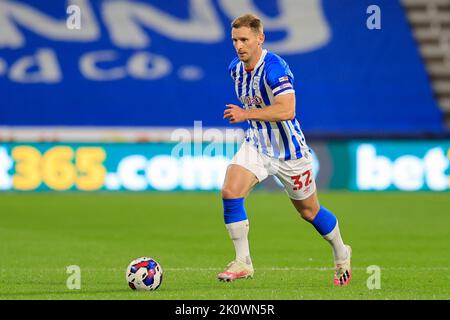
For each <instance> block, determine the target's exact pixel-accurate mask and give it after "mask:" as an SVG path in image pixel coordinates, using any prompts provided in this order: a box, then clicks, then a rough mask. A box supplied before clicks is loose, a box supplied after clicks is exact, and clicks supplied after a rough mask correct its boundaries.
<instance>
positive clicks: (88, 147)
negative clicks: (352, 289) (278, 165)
mask: <svg viewBox="0 0 450 320" xmlns="http://www.w3.org/2000/svg"><path fill="white" fill-rule="evenodd" d="M237 148H238V145H237V144H200V145H199V146H197V147H196V146H195V145H194V144H193V145H180V144H175V143H135V144H134V143H99V144H93V143H80V144H77V143H57V144H55V143H3V144H0V191H21V192H26V191H84V192H92V191H218V190H220V188H221V186H222V183H223V178H224V176H225V172H226V168H227V166H228V164H229V161H230V158H231V157H232V156H233V154H234V153H235V152H236V151H237ZM311 148H312V150H313V152H314V166H313V168H314V169H313V170H314V175H315V177H316V181H317V185H318V187H319V189H347V190H352V191H448V190H449V189H450V140H440V141H416V142H414V141H348V142H315V143H311ZM265 185H266V186H267V187H268V188H269V189H270V188H272V189H277V188H280V187H279V186H278V185H277V183H273V184H270V183H266V184H265ZM262 188H264V185H263V187H262Z"/></svg>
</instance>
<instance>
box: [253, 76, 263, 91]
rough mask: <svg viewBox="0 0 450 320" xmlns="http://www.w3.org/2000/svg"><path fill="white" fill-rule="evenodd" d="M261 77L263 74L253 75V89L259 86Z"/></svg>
mask: <svg viewBox="0 0 450 320" xmlns="http://www.w3.org/2000/svg"><path fill="white" fill-rule="evenodd" d="M260 79H261V76H254V77H253V89H255V90H256V89H258V88H259V80H260Z"/></svg>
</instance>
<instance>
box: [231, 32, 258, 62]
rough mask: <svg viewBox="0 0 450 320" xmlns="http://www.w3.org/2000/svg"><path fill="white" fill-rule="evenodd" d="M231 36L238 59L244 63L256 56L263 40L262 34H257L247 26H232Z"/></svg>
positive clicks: (251, 60)
mask: <svg viewBox="0 0 450 320" xmlns="http://www.w3.org/2000/svg"><path fill="white" fill-rule="evenodd" d="M231 38H232V39H233V45H234V48H235V49H236V53H237V55H238V57H239V59H240V60H241V61H242V62H244V63H252V62H253V60H254V59H255V58H257V57H258V53H259V50H261V45H262V43H263V42H264V36H263V34H258V33H256V32H255V31H253V30H252V29H250V28H248V27H241V28H233V29H232V30H231Z"/></svg>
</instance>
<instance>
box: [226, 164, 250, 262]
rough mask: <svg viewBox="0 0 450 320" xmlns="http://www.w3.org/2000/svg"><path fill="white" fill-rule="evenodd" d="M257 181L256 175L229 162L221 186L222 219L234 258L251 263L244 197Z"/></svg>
mask: <svg viewBox="0 0 450 320" xmlns="http://www.w3.org/2000/svg"><path fill="white" fill-rule="evenodd" d="M257 183H258V179H257V178H256V176H255V175H254V174H253V173H252V172H250V171H248V170H247V169H245V168H244V167H241V166H240V165H237V164H231V165H230V166H229V167H228V169H227V173H226V175H225V181H224V184H223V188H222V201H223V209H224V221H225V226H226V228H227V230H228V233H229V235H230V238H231V240H232V241H233V244H234V249H235V252H236V260H238V261H241V262H244V263H246V264H248V265H251V264H252V260H251V257H250V249H249V244H248V231H249V222H248V218H247V213H246V211H245V207H244V200H245V197H246V196H247V195H248V193H249V192H250V190H251V189H252V188H253V187H254V186H255V185H256V184H257Z"/></svg>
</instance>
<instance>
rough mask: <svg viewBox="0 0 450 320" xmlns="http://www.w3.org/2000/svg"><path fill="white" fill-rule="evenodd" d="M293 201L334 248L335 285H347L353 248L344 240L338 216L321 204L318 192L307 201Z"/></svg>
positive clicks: (305, 217) (349, 277)
mask: <svg viewBox="0 0 450 320" xmlns="http://www.w3.org/2000/svg"><path fill="white" fill-rule="evenodd" d="M291 201H292V203H293V204H294V207H295V208H296V209H297V211H298V212H299V213H300V215H301V217H302V218H303V219H305V220H306V221H308V222H309V223H311V224H312V225H313V226H314V228H315V229H316V230H317V232H319V233H320V235H321V236H322V237H323V238H324V239H325V240H327V241H328V243H329V244H330V245H331V247H332V248H333V256H334V262H335V268H336V270H335V277H334V284H335V285H341V286H342V285H347V284H348V283H349V282H350V279H351V266H350V260H351V247H350V246H348V245H345V244H344V241H343V240H342V237H341V232H340V230H339V224H338V220H337V218H336V216H335V215H334V214H333V213H332V212H331V211H329V210H328V209H327V208H325V207H323V206H321V205H320V204H319V200H318V198H317V192H316V191H314V192H313V194H312V195H310V196H309V197H308V198H306V199H302V200H296V199H292V198H291Z"/></svg>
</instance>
